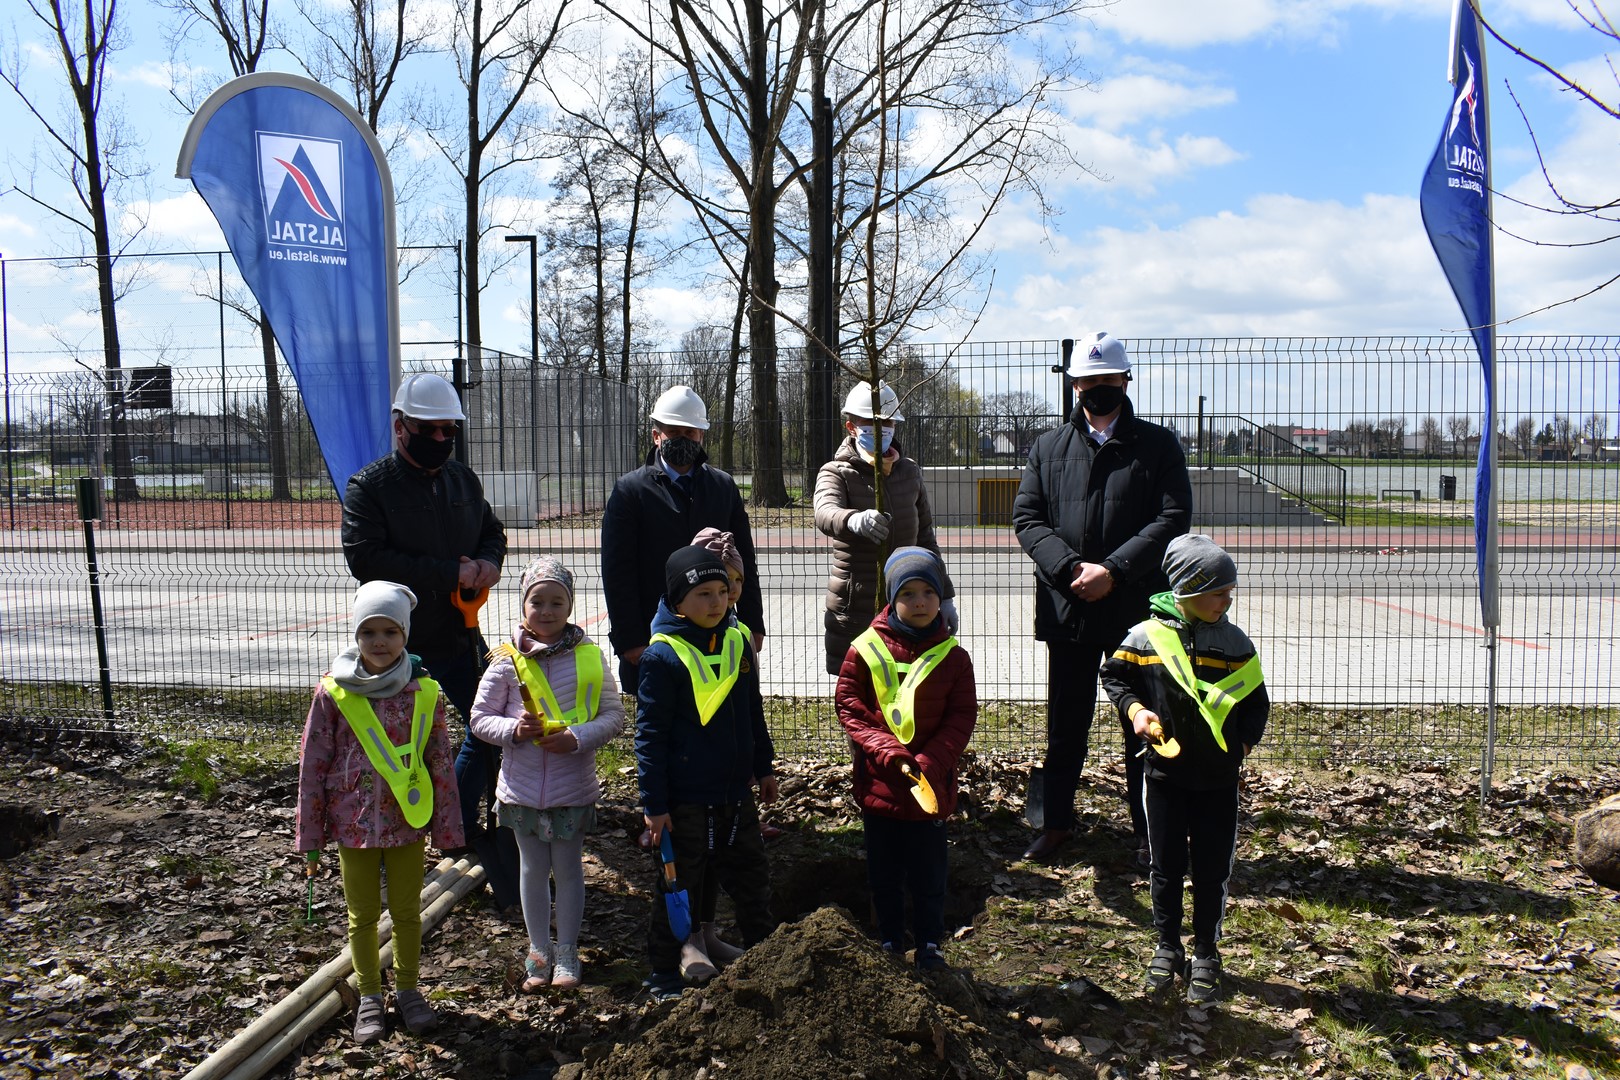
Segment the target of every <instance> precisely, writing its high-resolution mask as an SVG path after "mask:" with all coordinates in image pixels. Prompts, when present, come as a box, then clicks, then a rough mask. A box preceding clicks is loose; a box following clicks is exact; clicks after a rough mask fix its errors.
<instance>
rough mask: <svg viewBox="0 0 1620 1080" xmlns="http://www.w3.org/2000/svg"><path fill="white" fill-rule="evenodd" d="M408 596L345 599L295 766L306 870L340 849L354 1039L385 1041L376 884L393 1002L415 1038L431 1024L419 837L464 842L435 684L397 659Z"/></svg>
mask: <svg viewBox="0 0 1620 1080" xmlns="http://www.w3.org/2000/svg"><path fill="white" fill-rule="evenodd" d="M415 606H416V595H415V594H414V593H412V592H411V590H409V589H407V588H406V587H405V586H403V585H396V584H395V583H393V582H391V581H370V582H367V583H366V584H364V585H362V586H360V588H359V589H357V590H356V591H355V594H354V619H353V626H354V642H355V643H354V644H353V645H351V646H349V647H348V648H347V649H344V650H343V651H342V652H340V653H338V655H337V657H336V659H334V660H333V661H332V668H331V670H330V671H329V672H328V673H327V674H326V675H325V676H324V677H323V678H322V679H321V682H320V685H318V686H317V687H316V688H315V699H314V701H312V702H311V703H310V706H309V717H308V718H307V719H306V720H305V721H304V739H303V744H302V747H301V749H300V751H299V756H298V823H297V838H298V840H297V843H298V850H299V851H300V852H302V853H304V854H305V855H306V856H307V857H308V858H309V859H310V860H311V861H313V860H314V859H316V858H317V857H318V856H319V855H320V851H321V849H322V848H324V847H325V846H326V844H327V842H328V841H332V842H335V843H336V844H337V845H338V866H339V868H340V869H341V870H342V872H343V899H344V901H345V903H346V904H347V905H348V909H349V951H350V953H351V954H352V955H353V957H354V971H355V975H356V976H358V980H359V983H360V1006H359V1008H358V1009H357V1010H356V1012H355V1022H354V1038H355V1041H356V1042H359V1043H370V1042H376V1041H377V1040H378V1039H381V1038H382V1037H383V1030H384V1024H383V994H382V970H381V967H382V965H381V961H380V959H379V956H378V948H377V921H378V919H379V918H380V917H381V915H382V875H383V872H384V871H385V870H386V871H387V874H388V914H389V915H390V916H391V917H392V918H393V920H394V988H395V991H396V992H395V995H394V1004H395V1006H396V1007H397V1008H398V1010H399V1014H400V1018H401V1019H402V1020H403V1021H404V1022H405V1026H406V1027H407V1028H409V1029H410V1030H411V1032H412V1033H413V1034H422V1033H423V1032H427V1031H431V1030H432V1029H433V1028H434V1027H435V1026H437V1024H438V1017H437V1016H436V1015H435V1014H434V1012H433V1007H432V1006H430V1005H429V1004H428V1003H427V999H426V998H424V997H423V996H422V992H421V991H420V990H419V989H417V976H418V965H419V963H420V960H421V954H422V912H421V897H422V866H423V848H424V846H425V843H426V839H427V837H428V836H430V835H431V836H432V838H433V843H434V845H435V846H436V847H439V848H441V849H442V848H456V847H461V846H462V845H463V844H465V843H466V840H465V838H464V837H463V835H462V829H461V809H460V805H461V804H460V797H459V794H458V792H457V790H456V774H455V769H454V767H453V765H452V761H451V757H450V739H449V734H448V732H447V730H446V728H445V722H444V699H443V698H442V697H441V696H440V695H439V684H438V683H436V682H434V681H433V680H432V679H431V678H429V677H428V675H427V672H425V671H423V670H421V669H420V668H419V667H418V664H419V661H417V659H416V657H414V656H412V655H411V654H410V653H407V652H406V651H405V639H406V637H408V636H409V635H410V632H411V609H412V608H414V607H415Z"/></svg>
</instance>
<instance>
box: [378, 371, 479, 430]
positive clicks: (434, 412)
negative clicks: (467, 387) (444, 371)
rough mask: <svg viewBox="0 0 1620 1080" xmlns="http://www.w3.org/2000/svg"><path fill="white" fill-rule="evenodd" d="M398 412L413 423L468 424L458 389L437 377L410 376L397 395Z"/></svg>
mask: <svg viewBox="0 0 1620 1080" xmlns="http://www.w3.org/2000/svg"><path fill="white" fill-rule="evenodd" d="M393 408H394V411H395V412H400V413H404V414H405V415H406V416H408V417H410V418H411V419H412V420H465V419H467V414H466V413H464V412H462V411H461V400H460V399H459V398H457V397H456V388H455V387H453V386H451V385H450V383H449V381H448V380H446V379H442V378H440V377H439V376H437V375H407V376H405V378H403V379H401V380H400V383H399V393H397V394H395V395H394V405H393Z"/></svg>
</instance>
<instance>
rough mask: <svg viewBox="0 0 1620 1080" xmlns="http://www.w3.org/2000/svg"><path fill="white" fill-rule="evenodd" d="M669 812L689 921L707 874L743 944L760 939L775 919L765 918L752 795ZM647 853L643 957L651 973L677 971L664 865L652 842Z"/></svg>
mask: <svg viewBox="0 0 1620 1080" xmlns="http://www.w3.org/2000/svg"><path fill="white" fill-rule="evenodd" d="M669 813H670V818H671V820H672V821H673V825H672V827H671V829H670V833H671V835H672V836H673V843H674V845H675V870H676V873H677V874H678V876H679V879H680V886H681V888H682V889H684V890H686V897H687V902H688V903H689V904H690V905H691V907H692V909H693V920H692V922H693V925H694V926H696V925H698V923H699V919H698V917H697V914H698V912H697V908H698V905H699V903H700V902H701V897H702V896H703V892H704V889H705V887H706V886H707V883H708V881H709V878H710V877H711V876H712V877H713V878H714V879H715V880H716V881H718V882H719V884H720V888H722V889H724V890H725V891H726V895H727V896H729V897H731V903H732V906H733V907H735V908H736V909H737V929H738V930H740V931H741V932H742V937H743V945H744V947H747V948H752V947H753V946H755V945H757V944H759V943H760V942H761V941H764V940H765V938H766V936H767V935H769V934H770V932H771V931H772V930H773V929H775V927H776V923H775V920H773V919H772V918H771V874H770V867H769V865H768V864H767V863H766V861H765V841H764V840H762V839H761V838H760V835H759V810H758V808H757V807H756V806H755V805H754V796H753V794H752V793H750V794H749V795H748V797H747V798H746V799H744V800H743V801H742V802H740V803H738V804H736V805H735V806H715V807H708V806H673V807H671V808H670V812H669ZM652 854H653V866H654V872H655V873H656V874H657V881H656V883H655V884H654V887H653V904H652V922H651V925H650V926H649V927H648V929H647V959H648V961H649V962H650V964H651V965H652V970H653V972H654V973H655V974H670V973H673V972H676V971H679V970H680V966H681V945H682V942H680V941H678V940H676V938H675V934H674V932H673V931H671V930H670V928H669V910H668V907H667V905H666V904H665V901H664V896H665V890H664V868H663V863H662V862H661V861H660V860H659V856H658V848H657V847H656V846H655V847H654V848H653V853H652Z"/></svg>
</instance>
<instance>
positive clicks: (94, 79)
mask: <svg viewBox="0 0 1620 1080" xmlns="http://www.w3.org/2000/svg"><path fill="white" fill-rule="evenodd" d="M24 2H25V3H26V4H27V7H28V11H29V13H30V14H31V15H33V17H34V20H35V21H36V22H37V23H38V24H39V25H40V27H42V28H43V29H44V31H45V33H46V35H47V36H48V37H49V38H50V40H51V48H52V51H54V52H55V54H56V56H57V59H59V60H60V61H61V64H62V68H61V71H62V74H63V75H64V76H65V77H66V81H67V88H68V92H69V95H70V97H71V99H72V101H71V105H70V106H69V107H66V108H63V109H61V110H54V109H52V108H51V106H50V105H49V104H47V102H48V100H49V98H50V95H44V94H39V93H34V92H26V91H25V90H24V88H23V82H24V75H25V72H24V65H23V62H22V46H21V43H20V42H16V41H14V42H11V43H9V45H8V46H7V47H6V48H5V49H4V56H3V57H0V81H4V82H5V84H6V85H7V86H9V87H10V88H11V90H12V92H13V93H14V94H16V95H17V98H18V100H19V101H21V102H22V104H23V107H24V108H25V109H26V110H27V111H28V113H29V115H31V116H32V117H33V118H34V119H35V120H36V121H37V122H38V123H39V125H40V126H41V127H42V128H43V129H44V133H45V137H46V141H47V142H49V143H52V144H54V150H53V152H52V154H51V155H50V156H51V158H52V159H53V162H54V165H55V168H56V171H57V173H58V175H59V176H60V177H61V178H62V179H63V180H65V181H67V183H68V184H70V185H71V187H72V190H73V192H74V195H75V196H76V199H77V202H78V205H77V207H66V208H65V207H63V206H62V205H59V204H60V203H61V200H57V199H53V198H50V197H49V196H48V195H45V194H42V193H41V192H40V191H39V190H38V189H37V188H36V187H35V182H34V181H35V178H34V177H33V176H30V177H29V178H28V186H27V187H20V186H18V185H15V184H13V185H12V190H13V191H15V192H17V193H18V194H19V195H21V196H23V197H24V198H25V199H27V200H28V201H30V202H32V203H34V204H35V205H36V206H38V207H40V208H41V209H42V210H45V211H46V212H47V213H49V214H50V215H52V216H54V217H56V218H58V219H59V220H61V221H62V222H64V223H66V224H68V225H70V226H72V227H73V228H74V229H75V230H78V231H79V232H81V233H83V234H85V235H88V236H89V238H90V241H91V246H92V248H93V258H94V259H95V266H96V297H97V303H98V308H99V310H100V315H101V345H102V356H103V362H104V364H105V367H106V369H107V371H108V373H109V377H108V380H107V392H108V395H109V401H108V405H109V411H110V415H111V430H110V434H111V437H112V470H113V478H114V479H113V484H114V488H113V490H114V494H115V495H116V496H117V497H118V498H120V499H134V498H138V497H139V492H138V490H137V489H136V486H135V477H134V475H133V474H132V472H131V470H130V461H129V446H128V444H127V440H126V439H125V438H124V419H123V409H122V408H121V407H120V404H121V399H120V395H121V388H122V378H123V376H122V374H121V370H122V367H123V360H122V357H123V350H122V345H121V343H120V340H119V334H118V299H119V296H120V293H121V291H122V289H123V288H125V287H127V283H123V284H121V283H120V282H119V281H118V279H117V277H116V275H115V264H116V262H117V260H118V258H119V257H120V256H121V255H123V253H124V252H125V251H127V250H128V247H129V245H130V244H131V243H133V242H134V240H135V239H136V237H138V236H139V234H140V232H141V231H142V229H143V228H144V225H145V223H144V222H143V221H137V222H135V224H134V225H133V226H132V227H129V228H123V227H119V226H116V225H115V219H117V220H120V221H129V220H131V218H130V213H131V206H130V205H129V204H127V203H125V202H123V201H122V200H121V194H122V191H123V189H124V188H125V186H126V185H131V186H136V185H139V184H140V183H141V182H143V181H144V179H145V176H146V168H145V165H144V164H143V163H142V161H141V159H140V156H139V153H138V151H139V144H138V142H137V141H136V140H135V138H134V136H133V134H132V130H131V128H130V126H129V125H128V124H127V123H126V122H125V121H124V120H123V119H122V114H121V112H120V110H119V109H117V108H114V107H106V108H104V105H105V104H106V102H105V97H104V95H105V91H106V85H105V83H106V74H107V66H108V63H109V61H110V59H111V57H112V56H113V54H114V53H115V52H117V51H118V50H119V48H120V47H121V46H122V44H123V24H122V23H120V22H118V21H117V11H118V5H117V0H82V3H81V4H79V5H77V6H75V5H73V4H72V3H71V2H70V0H24ZM113 373H119V374H113Z"/></svg>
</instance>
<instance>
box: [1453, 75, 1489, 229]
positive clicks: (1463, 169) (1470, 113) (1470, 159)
mask: <svg viewBox="0 0 1620 1080" xmlns="http://www.w3.org/2000/svg"><path fill="white" fill-rule="evenodd" d="M1462 60H1463V63H1464V64H1465V65H1467V68H1468V75H1467V76H1466V77H1465V78H1463V79H1462V80H1461V81H1460V82H1459V83H1458V84H1457V96H1456V98H1455V99H1453V100H1452V102H1451V122H1450V123H1449V124H1447V125H1446V171H1447V172H1448V173H1449V174H1450V175H1449V176H1448V177H1447V178H1446V185H1447V186H1448V187H1454V188H1461V189H1463V190H1464V191H1472V192H1473V193H1474V194H1476V195H1479V196H1481V197H1483V196H1484V194H1485V155H1484V153H1482V152H1481V147H1480V141H1479V90H1478V86H1477V84H1476V83H1475V81H1474V72H1475V68H1474V58H1473V57H1472V56H1470V55H1469V54H1468V52H1467V50H1463V53H1462Z"/></svg>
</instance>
